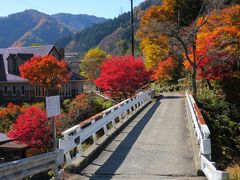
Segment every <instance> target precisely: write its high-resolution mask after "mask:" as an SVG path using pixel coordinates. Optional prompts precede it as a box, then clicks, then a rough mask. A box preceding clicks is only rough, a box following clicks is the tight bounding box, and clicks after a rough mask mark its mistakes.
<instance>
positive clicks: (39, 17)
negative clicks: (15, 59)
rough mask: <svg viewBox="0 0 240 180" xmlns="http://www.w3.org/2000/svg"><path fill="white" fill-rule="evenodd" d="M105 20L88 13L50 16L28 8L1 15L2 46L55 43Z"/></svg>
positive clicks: (0, 33)
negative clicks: (4, 15)
mask: <svg viewBox="0 0 240 180" xmlns="http://www.w3.org/2000/svg"><path fill="white" fill-rule="evenodd" d="M68 19H69V21H68ZM104 20H105V19H104V18H97V17H95V16H87V15H71V14H56V15H53V16H50V15H47V14H44V13H41V12H38V11H36V10H26V11H23V12H20V13H16V14H12V15H9V16H7V17H0V48H5V47H9V46H29V45H31V44H33V43H39V44H53V43H54V42H55V41H56V40H57V39H60V38H62V37H67V36H72V35H73V34H74V33H75V32H77V30H79V28H80V29H83V28H85V27H89V26H91V25H92V24H95V23H98V22H103V21H104Z"/></svg>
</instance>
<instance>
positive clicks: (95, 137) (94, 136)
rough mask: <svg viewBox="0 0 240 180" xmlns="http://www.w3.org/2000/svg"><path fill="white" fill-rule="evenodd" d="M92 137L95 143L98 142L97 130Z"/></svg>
mask: <svg viewBox="0 0 240 180" xmlns="http://www.w3.org/2000/svg"><path fill="white" fill-rule="evenodd" d="M94 123H95V120H93V121H92V122H91V124H94ZM92 138H93V142H94V144H96V143H97V134H96V132H94V133H93V134H92Z"/></svg>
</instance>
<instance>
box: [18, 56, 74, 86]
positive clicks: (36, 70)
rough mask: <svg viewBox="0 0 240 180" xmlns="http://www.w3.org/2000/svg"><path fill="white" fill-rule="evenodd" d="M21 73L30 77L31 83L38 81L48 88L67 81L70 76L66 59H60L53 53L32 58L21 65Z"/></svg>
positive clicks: (26, 77) (22, 75)
mask: <svg viewBox="0 0 240 180" xmlns="http://www.w3.org/2000/svg"><path fill="white" fill-rule="evenodd" d="M20 75H21V77H23V78H25V79H28V80H29V81H30V83H32V84H34V83H37V84H40V85H43V86H44V87H46V88H50V87H55V86H57V85H60V84H61V83H65V82H67V81H68V80H69V78H70V73H69V70H68V66H67V64H66V63H65V61H64V60H61V61H59V60H57V59H56V58H55V57H54V56H52V55H47V56H42V57H41V56H35V57H33V58H31V59H30V60H29V61H27V62H26V63H24V64H23V65H21V66H20Z"/></svg>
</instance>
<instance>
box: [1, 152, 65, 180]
mask: <svg viewBox="0 0 240 180" xmlns="http://www.w3.org/2000/svg"><path fill="white" fill-rule="evenodd" d="M63 161H64V156H63V150H61V149H58V150H56V151H54V152H49V153H45V154H41V155H37V156H33V157H29V158H25V159H20V160H16V161H12V162H7V163H2V164H0V180H17V179H23V178H26V177H29V176H32V175H35V174H38V173H40V172H44V171H46V170H49V169H53V170H54V174H55V177H56V179H60V177H59V176H58V169H57V167H58V166H59V165H61V164H63Z"/></svg>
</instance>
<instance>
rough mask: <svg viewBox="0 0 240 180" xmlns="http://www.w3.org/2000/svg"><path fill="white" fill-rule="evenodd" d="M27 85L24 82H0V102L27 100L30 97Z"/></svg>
mask: <svg viewBox="0 0 240 180" xmlns="http://www.w3.org/2000/svg"><path fill="white" fill-rule="evenodd" d="M23 87H24V88H23ZM29 87H30V85H29V84H28V83H24V82H23V83H0V104H1V103H5V102H19V101H21V102H28V101H29V99H30V98H29V95H30V94H29V89H30V88H29ZM6 88H7V91H6ZM22 88H23V89H22Z"/></svg>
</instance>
